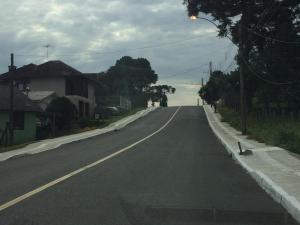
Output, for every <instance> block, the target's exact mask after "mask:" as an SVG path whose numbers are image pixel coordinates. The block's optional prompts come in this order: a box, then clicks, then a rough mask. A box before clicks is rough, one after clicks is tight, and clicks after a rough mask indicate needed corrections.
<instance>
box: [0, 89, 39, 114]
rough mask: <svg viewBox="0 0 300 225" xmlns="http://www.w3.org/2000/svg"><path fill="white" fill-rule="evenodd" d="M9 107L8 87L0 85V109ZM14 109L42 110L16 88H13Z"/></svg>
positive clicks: (4, 109) (5, 109) (6, 109)
mask: <svg viewBox="0 0 300 225" xmlns="http://www.w3.org/2000/svg"><path fill="white" fill-rule="evenodd" d="M9 109H10V88H9V86H8V85H0V110H1V111H8V110H9ZM14 110H16V111H25V112H42V109H41V108H40V107H39V106H38V105H37V104H36V103H34V102H33V101H31V100H30V99H29V98H28V97H27V96H26V95H25V94H23V93H22V92H21V91H19V90H18V89H16V88H15V89H14Z"/></svg>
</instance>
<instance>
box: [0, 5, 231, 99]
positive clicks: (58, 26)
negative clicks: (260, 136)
mask: <svg viewBox="0 0 300 225" xmlns="http://www.w3.org/2000/svg"><path fill="white" fill-rule="evenodd" d="M0 1H1V6H2V9H5V10H3V12H2V13H1V14H0V21H1V22H0V46H1V52H2V54H1V55H0V72H1V73H2V72H6V71H7V66H8V64H9V54H10V53H11V52H14V53H15V54H16V64H17V66H22V65H24V64H28V63H31V62H33V63H37V64H39V63H42V62H44V61H45V48H43V47H42V46H44V45H45V44H50V45H51V46H52V47H50V49H49V53H50V58H49V59H50V60H52V59H60V60H62V61H65V62H66V63H68V64H70V65H71V66H73V67H75V68H77V69H78V70H80V71H83V72H100V71H103V70H106V69H108V68H109V67H110V66H111V65H113V64H114V63H115V61H116V60H117V59H118V58H120V57H122V56H123V55H130V56H132V57H145V58H147V59H148V60H149V61H150V62H151V64H152V67H153V69H154V70H155V71H156V72H157V73H158V74H159V77H160V82H161V83H163V82H168V83H172V84H173V85H174V86H176V87H177V89H178V93H177V95H176V99H177V100H176V101H175V102H176V104H180V102H182V101H183V100H182V99H185V102H186V99H188V98H197V95H196V93H197V89H198V87H197V88H195V87H194V86H191V87H188V86H187V84H189V83H197V82H198V83H199V82H200V80H201V77H203V76H206V75H205V74H204V73H203V72H206V71H207V70H208V67H207V66H206V67H203V68H202V69H201V68H199V70H194V71H191V72H184V71H187V70H188V69H189V68H195V67H197V66H200V65H203V64H205V63H208V62H209V61H210V60H211V61H213V62H214V65H215V66H216V68H219V67H220V68H221V69H224V68H226V67H227V66H228V65H230V63H231V62H232V59H233V57H234V55H235V52H236V48H235V47H234V46H233V45H232V44H230V41H228V40H225V39H220V38H218V37H216V29H215V28H214V27H213V26H212V25H211V24H209V23H207V22H206V21H196V22H192V21H190V20H189V19H188V18H187V13H186V9H185V6H183V5H182V0H177V1H174V0H166V1H158V0H151V1H150V0H143V1H141V0H140V1H138V0H122V1H121V0H112V1H101V0H87V1H78V0H51V1H39V0H18V1H10V0H0ZM143 47H145V48H143ZM171 75H176V76H173V77H172V76H171ZM180 85H181V86H180ZM192 93H194V96H191V95H192ZM180 96H181V97H180ZM174 98H175V96H173V97H171V100H172V99H174ZM180 99H181V100H180ZM172 101H173V100H172ZM194 102H195V101H194ZM174 104H175V103H174Z"/></svg>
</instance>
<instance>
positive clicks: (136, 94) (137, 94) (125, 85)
mask: <svg viewBox="0 0 300 225" xmlns="http://www.w3.org/2000/svg"><path fill="white" fill-rule="evenodd" d="M157 78H158V76H157V74H156V73H155V71H154V70H152V68H151V65H150V62H149V61H148V60H147V59H144V58H137V59H133V58H131V57H130V56H124V57H122V58H121V59H119V60H117V62H116V64H115V65H114V66H112V67H111V68H109V70H108V71H107V72H106V79H107V84H108V86H109V87H110V92H111V93H112V94H116V95H127V96H130V97H131V99H132V100H133V104H134V105H136V106H142V105H143V106H144V105H146V104H147V97H146V96H145V93H144V90H145V89H146V88H148V87H150V86H151V85H152V84H155V83H156V81H157Z"/></svg>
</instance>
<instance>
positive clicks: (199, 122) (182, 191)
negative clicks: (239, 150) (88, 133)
mask: <svg viewBox="0 0 300 225" xmlns="http://www.w3.org/2000/svg"><path fill="white" fill-rule="evenodd" d="M177 109H178V108H177V107H170V108H163V109H158V110H156V111H154V112H152V113H150V114H149V115H148V116H146V117H144V118H141V119H139V120H137V121H135V122H133V123H132V124H130V125H128V126H127V127H125V128H123V129H121V130H120V131H117V132H111V133H108V134H104V135H101V136H98V137H93V138H90V139H86V140H83V141H80V142H75V143H71V144H67V145H64V146H61V147H60V148H58V149H56V150H52V151H48V152H43V153H40V154H36V155H32V156H24V157H20V158H14V159H11V160H8V161H5V162H1V163H0V208H1V206H3V204H5V203H7V202H9V201H11V200H15V201H14V202H13V203H12V204H11V206H9V207H8V208H6V209H3V210H1V211H0V224H1V225H2V224H5V225H69V224H70V225H71V224H72V225H96V224H97V225H127V224H132V225H154V224H155V225H160V224H161V225H169V224H201V225H202V224H203V225H204V224H218V225H222V224H234V225H246V224H248V225H250V224H251V225H256V224H261V225H283V224H296V223H295V222H294V221H292V219H291V218H290V217H289V215H287V213H286V212H285V210H284V209H283V208H282V207H281V206H280V205H278V204H277V203H275V202H274V201H273V200H272V199H271V198H270V197H269V195H268V194H266V193H265V192H264V191H263V190H262V189H261V188H260V187H259V186H258V185H257V184H256V183H255V181H254V180H253V179H252V178H251V177H250V176H249V175H248V174H247V173H246V171H244V170H243V169H242V168H241V167H240V166H239V165H238V164H236V163H235V162H234V160H233V159H231V158H230V157H229V156H228V155H227V153H226V151H225V149H224V147H223V146H222V145H221V144H220V143H219V142H218V140H217V139H216V137H215V136H214V134H213V132H212V131H211V129H210V127H209V125H208V122H207V120H206V117H205V114H204V111H203V109H202V108H200V107H182V108H180V109H179V111H178V112H177V114H176V115H175V116H174V118H173V120H172V121H170V123H169V124H167V126H165V127H164V129H161V130H160V131H159V132H157V133H154V132H156V131H157V130H159V129H160V128H161V127H163V126H164V125H165V124H166V122H167V121H169V119H170V118H171V117H172V115H173V114H174V113H175V111H176V110H177ZM151 134H153V136H149V135H151ZM147 136H148V138H147V139H146V140H143V142H141V143H137V144H136V145H135V146H131V147H130V148H126V147H128V146H130V145H131V144H133V143H136V142H137V141H140V140H142V139H143V138H145V137H147ZM124 148H125V149H124ZM121 149H123V150H124V151H123V152H119V154H117V155H113V157H111V158H108V159H107V160H106V161H103V162H99V163H98V164H97V165H93V167H91V168H85V169H84V170H83V171H80V173H78V174H73V176H71V177H70V178H68V179H64V180H62V181H61V182H57V184H53V185H52V186H49V187H47V186H46V187H45V188H44V190H42V191H40V192H37V193H32V192H31V191H33V190H36V189H37V188H39V187H41V186H43V185H45V184H48V183H49V182H51V181H53V180H56V179H58V178H61V177H63V176H65V175H67V174H70V173H71V172H73V171H76V170H78V169H80V168H82V167H84V166H86V165H89V164H91V163H93V162H96V161H98V160H99V159H102V158H104V157H106V156H109V155H111V154H113V153H115V152H118V151H119V150H121ZM26 193H31V194H32V196H30V197H28V198H24V200H22V201H18V197H19V196H22V195H24V194H26Z"/></svg>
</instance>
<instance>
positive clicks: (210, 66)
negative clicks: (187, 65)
mask: <svg viewBox="0 0 300 225" xmlns="http://www.w3.org/2000/svg"><path fill="white" fill-rule="evenodd" d="M209 75H210V76H211V75H212V62H211V61H210V62H209Z"/></svg>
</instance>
